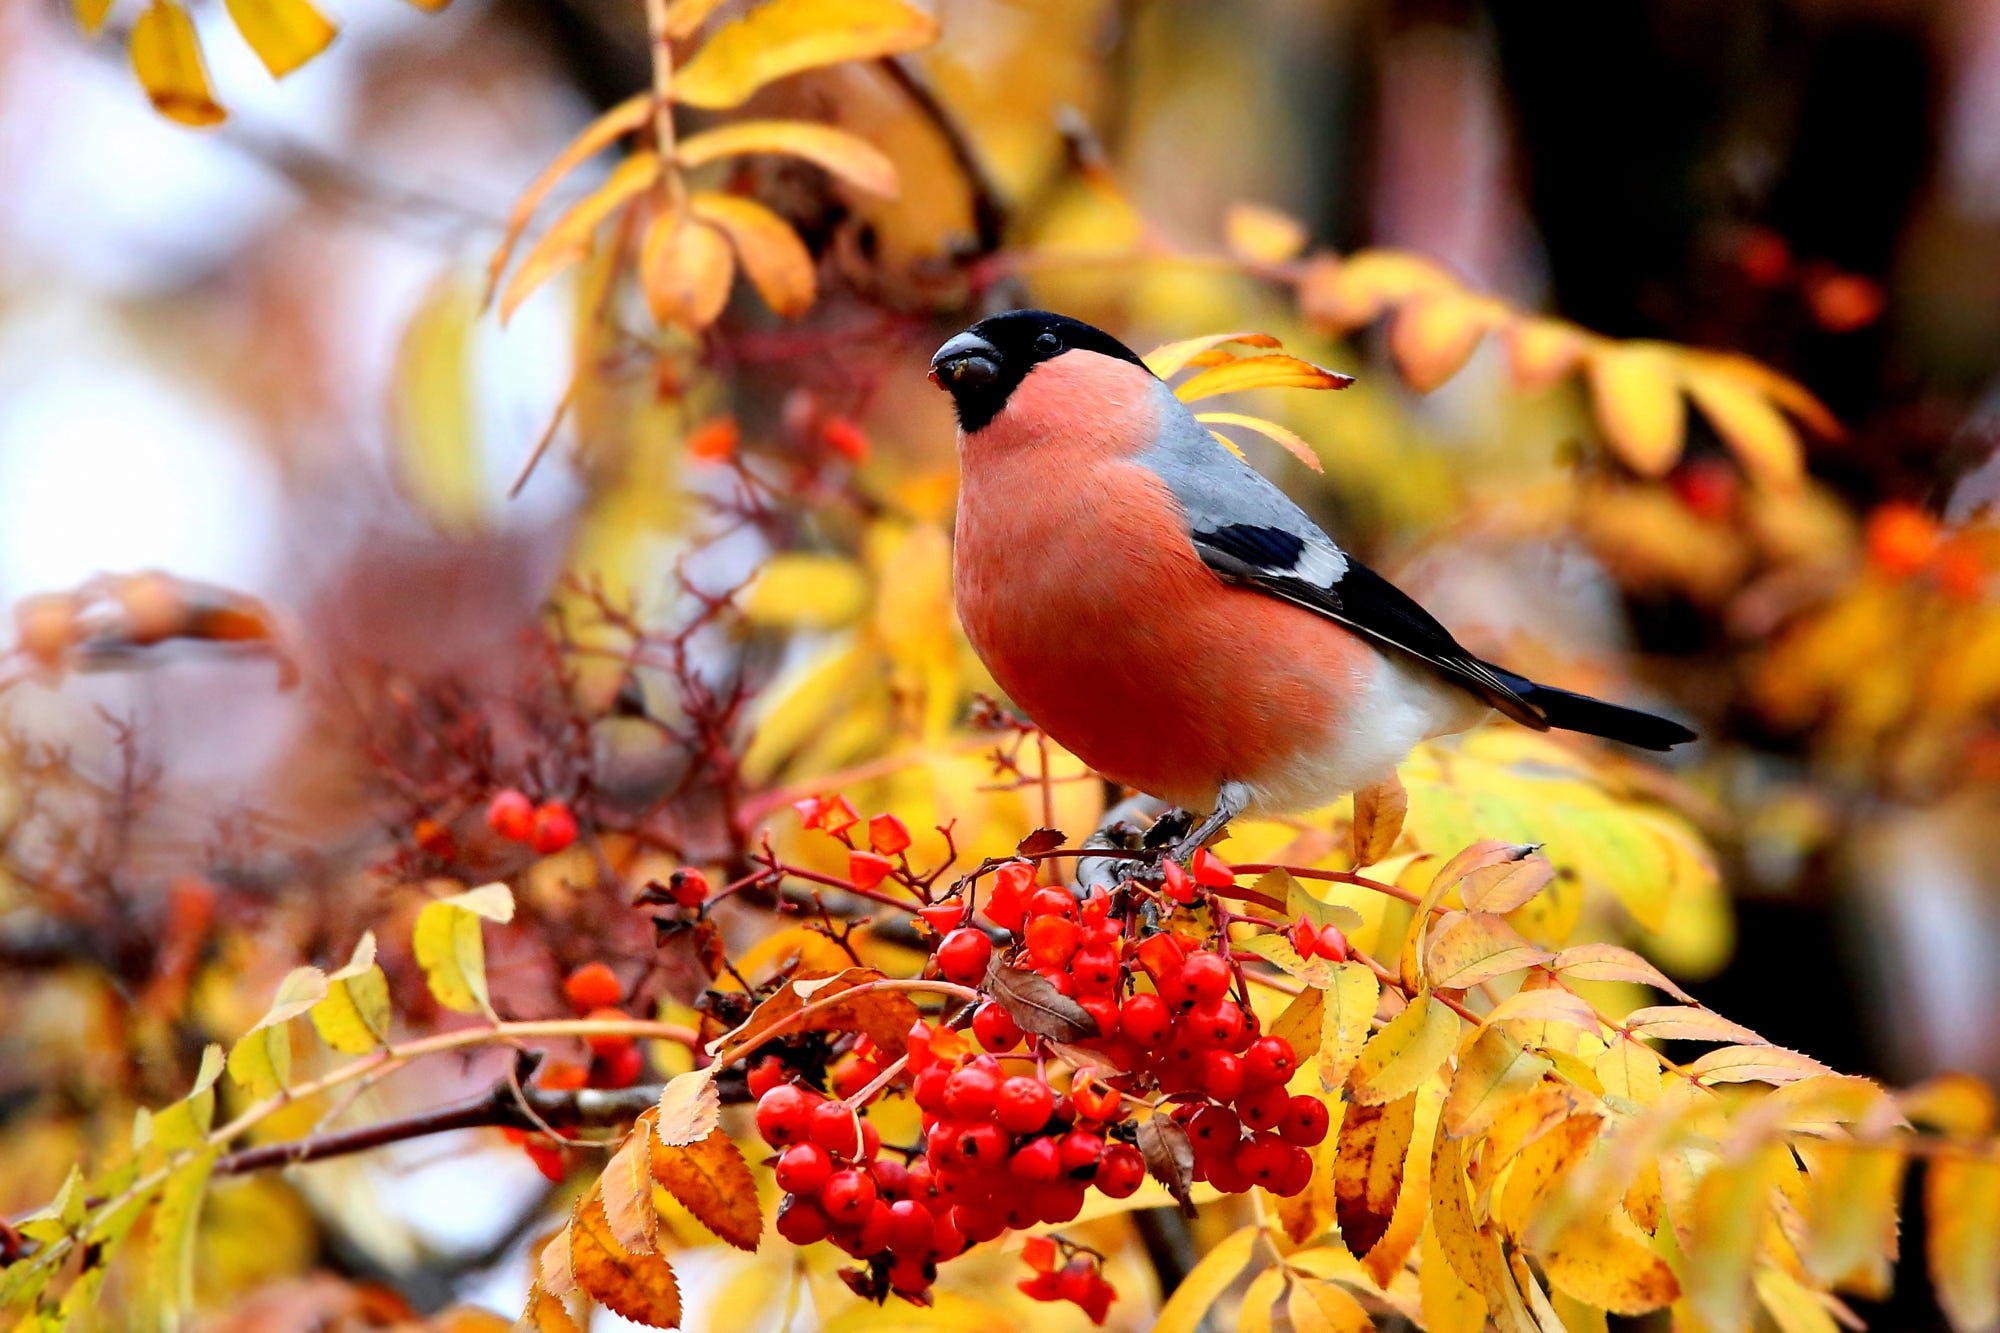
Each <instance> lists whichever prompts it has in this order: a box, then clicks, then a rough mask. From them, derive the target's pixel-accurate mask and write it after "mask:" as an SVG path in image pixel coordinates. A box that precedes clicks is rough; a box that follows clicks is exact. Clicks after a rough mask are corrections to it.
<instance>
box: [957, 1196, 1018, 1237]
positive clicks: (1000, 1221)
mask: <svg viewBox="0 0 2000 1333" xmlns="http://www.w3.org/2000/svg"><path fill="white" fill-rule="evenodd" d="M951 1223H952V1226H953V1227H954V1228H956V1229H957V1231H958V1233H959V1235H961V1236H963V1237H964V1238H965V1240H966V1243H967V1244H969V1245H979V1244H983V1243H984V1242H986V1241H989V1240H992V1239H993V1238H994V1237H995V1236H997V1235H999V1234H1000V1233H1001V1232H1003V1231H1005V1230H1006V1229H1007V1220H1006V1219H1005V1218H1004V1217H1001V1216H1000V1215H999V1214H998V1213H997V1212H994V1211H991V1210H988V1209H984V1208H967V1207H964V1206H963V1205H960V1206H958V1207H955V1208H953V1209H952V1210H951Z"/></svg>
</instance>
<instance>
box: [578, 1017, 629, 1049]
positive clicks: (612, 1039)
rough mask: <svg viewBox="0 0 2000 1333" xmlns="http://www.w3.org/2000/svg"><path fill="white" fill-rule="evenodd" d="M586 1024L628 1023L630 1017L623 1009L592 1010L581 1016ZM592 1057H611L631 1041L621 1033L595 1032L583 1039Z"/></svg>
mask: <svg viewBox="0 0 2000 1333" xmlns="http://www.w3.org/2000/svg"><path fill="white" fill-rule="evenodd" d="M583 1018H584V1021H585V1022H586V1023H629V1022H631V1021H632V1015H630V1014H628V1013H626V1012H625V1011H624V1010H623V1009H609V1008H606V1009H593V1010H591V1011H590V1012H589V1013H587V1014H585V1015H584V1016H583ZM584 1041H585V1043H587V1044H588V1045H589V1047H590V1053H591V1054H592V1055H612V1054H615V1053H616V1052H617V1051H618V1050H620V1049H621V1048H623V1047H626V1046H630V1045H631V1044H632V1039H631V1038H630V1037H628V1036H626V1035H625V1034H624V1033H622V1032H596V1033H592V1034H591V1035H590V1036H588V1037H585V1038H584Z"/></svg>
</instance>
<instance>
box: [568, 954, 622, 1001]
mask: <svg viewBox="0 0 2000 1333" xmlns="http://www.w3.org/2000/svg"><path fill="white" fill-rule="evenodd" d="M563 998H564V999H566V1000H568V1001H569V1003H570V1007H571V1008H572V1009H574V1010H576V1011H577V1012H578V1013H587V1012H588V1011H590V1010H592V1009H602V1008H604V1007H606V1006H607V1005H613V1004H617V1003H618V1002H619V1001H620V1000H622V999H624V998H625V987H624V985H623V984H622V983H620V981H619V980H618V974H617V973H616V972H613V971H612V970H611V969H610V968H609V967H607V966H605V965H604V964H603V963H585V964H584V965H583V966H582V967H579V968H578V969H576V971H574V972H572V973H570V974H569V977H568V979H567V980H565V981H564V982H563Z"/></svg>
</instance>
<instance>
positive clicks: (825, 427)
mask: <svg viewBox="0 0 2000 1333" xmlns="http://www.w3.org/2000/svg"><path fill="white" fill-rule="evenodd" d="M819 437H820V439H822V440H824V441H826V446H827V448H829V449H831V450H833V451H834V452H835V453H837V454H839V455H840V456H841V457H842V458H845V459H846V460H847V461H848V462H850V463H861V462H865V461H867V458H868V433H867V432H866V431H864V430H862V429H861V427H859V426H857V425H855V424H854V423H853V422H852V421H849V420H848V419H847V418H846V417H828V418H827V419H826V420H825V421H822V422H821V423H820V426H819Z"/></svg>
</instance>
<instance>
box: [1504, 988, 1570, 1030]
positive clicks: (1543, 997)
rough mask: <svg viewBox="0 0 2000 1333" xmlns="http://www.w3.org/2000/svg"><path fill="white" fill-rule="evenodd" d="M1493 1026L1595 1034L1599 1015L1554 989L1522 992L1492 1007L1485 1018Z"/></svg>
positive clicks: (1519, 991) (1562, 991)
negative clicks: (1560, 1027) (1541, 1026)
mask: <svg viewBox="0 0 2000 1333" xmlns="http://www.w3.org/2000/svg"><path fill="white" fill-rule="evenodd" d="M1486 1021H1487V1023H1489V1024H1492V1025H1495V1026H1497V1025H1499V1024H1501V1023H1519V1022H1535V1023H1568V1024H1570V1025H1571V1026H1572V1027H1576V1028H1580V1029H1582V1030H1583V1031H1585V1032H1589V1033H1593V1034H1594V1033H1596V1031H1597V1014H1596V1011H1595V1010H1593V1009H1592V1008H1591V1007H1590V1002H1589V1001H1587V1000H1585V999H1583V998H1582V997H1581V996H1578V995H1572V994H1570V993H1569V992H1568V991H1566V990H1559V989H1557V988H1555V987H1553V986H1550V987H1536V988H1534V989H1532V990H1530V989H1527V988H1523V989H1521V990H1518V991H1516V992H1515V993H1514V994H1512V995H1509V996H1508V997H1507V998H1506V999H1504V1000H1502V1001H1500V1003H1498V1004H1496V1005H1494V1006H1493V1012H1491V1013H1489V1014H1488V1015H1486Z"/></svg>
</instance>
